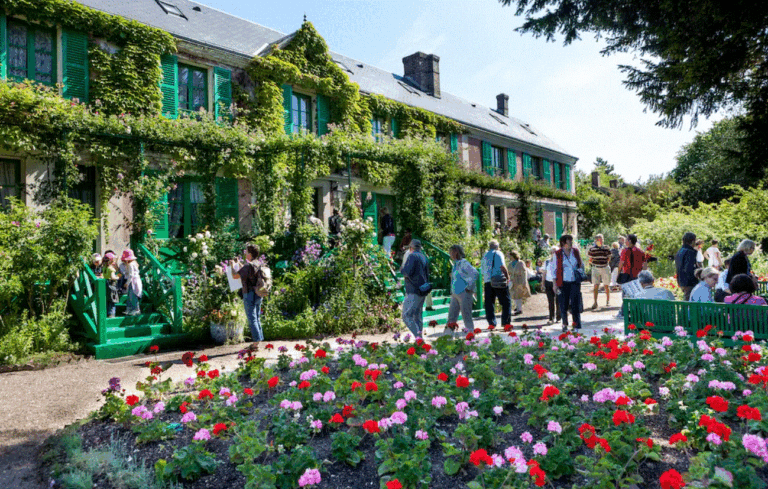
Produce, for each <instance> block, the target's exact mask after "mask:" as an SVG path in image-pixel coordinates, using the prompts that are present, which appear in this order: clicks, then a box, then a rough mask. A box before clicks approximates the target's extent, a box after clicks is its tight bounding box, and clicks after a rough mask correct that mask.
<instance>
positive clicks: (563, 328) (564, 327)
mask: <svg viewBox="0 0 768 489" xmlns="http://www.w3.org/2000/svg"><path fill="white" fill-rule="evenodd" d="M561 330H562V332H563V333H565V332H566V331H568V325H567V324H563V327H562V328H561Z"/></svg>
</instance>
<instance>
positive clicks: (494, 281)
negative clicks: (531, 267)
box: [480, 239, 512, 326]
mask: <svg viewBox="0 0 768 489" xmlns="http://www.w3.org/2000/svg"><path fill="white" fill-rule="evenodd" d="M480 269H481V270H482V272H483V299H484V300H485V318H486V319H487V320H488V325H489V326H496V311H495V307H496V299H498V300H499V303H500V304H501V322H502V324H503V325H507V324H510V323H511V320H512V315H511V311H510V309H511V303H510V302H511V301H510V297H509V288H507V283H508V282H509V271H508V270H507V267H506V265H505V263H504V255H503V254H502V253H501V251H499V242H498V241H496V240H495V239H492V240H491V241H489V242H488V252H487V253H486V254H485V256H483V260H482V262H481V264H480Z"/></svg>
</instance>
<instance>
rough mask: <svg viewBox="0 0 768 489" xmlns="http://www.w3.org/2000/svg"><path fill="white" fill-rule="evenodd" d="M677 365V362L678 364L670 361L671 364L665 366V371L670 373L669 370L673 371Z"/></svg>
mask: <svg viewBox="0 0 768 489" xmlns="http://www.w3.org/2000/svg"><path fill="white" fill-rule="evenodd" d="M675 367H677V364H676V363H675V362H670V364H669V365H667V366H666V367H664V371H665V372H667V373H669V372H671V371H672V369H673V368H675Z"/></svg>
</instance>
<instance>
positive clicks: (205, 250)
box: [202, 248, 208, 256]
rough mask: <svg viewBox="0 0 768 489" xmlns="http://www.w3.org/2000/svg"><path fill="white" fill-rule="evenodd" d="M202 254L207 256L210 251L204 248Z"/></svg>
mask: <svg viewBox="0 0 768 489" xmlns="http://www.w3.org/2000/svg"><path fill="white" fill-rule="evenodd" d="M202 253H203V256H206V255H207V254H208V250H207V249H205V248H203V252H202Z"/></svg>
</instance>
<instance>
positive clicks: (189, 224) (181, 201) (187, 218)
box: [168, 180, 205, 238]
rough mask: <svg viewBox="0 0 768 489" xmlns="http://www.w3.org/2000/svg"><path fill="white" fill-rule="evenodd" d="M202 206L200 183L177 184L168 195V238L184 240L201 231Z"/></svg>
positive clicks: (182, 182) (203, 198)
mask: <svg viewBox="0 0 768 489" xmlns="http://www.w3.org/2000/svg"><path fill="white" fill-rule="evenodd" d="M203 204H205V194H204V193H203V184H202V182H195V181H191V180H184V181H181V182H178V183H177V184H176V187H175V188H173V189H171V191H170V192H169V193H168V227H169V229H168V237H170V238H184V237H186V236H189V235H191V234H194V233H196V232H197V231H199V230H200V229H202V227H203V223H202V222H201V219H200V211H201V209H200V207H201V206H202V205H203Z"/></svg>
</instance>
